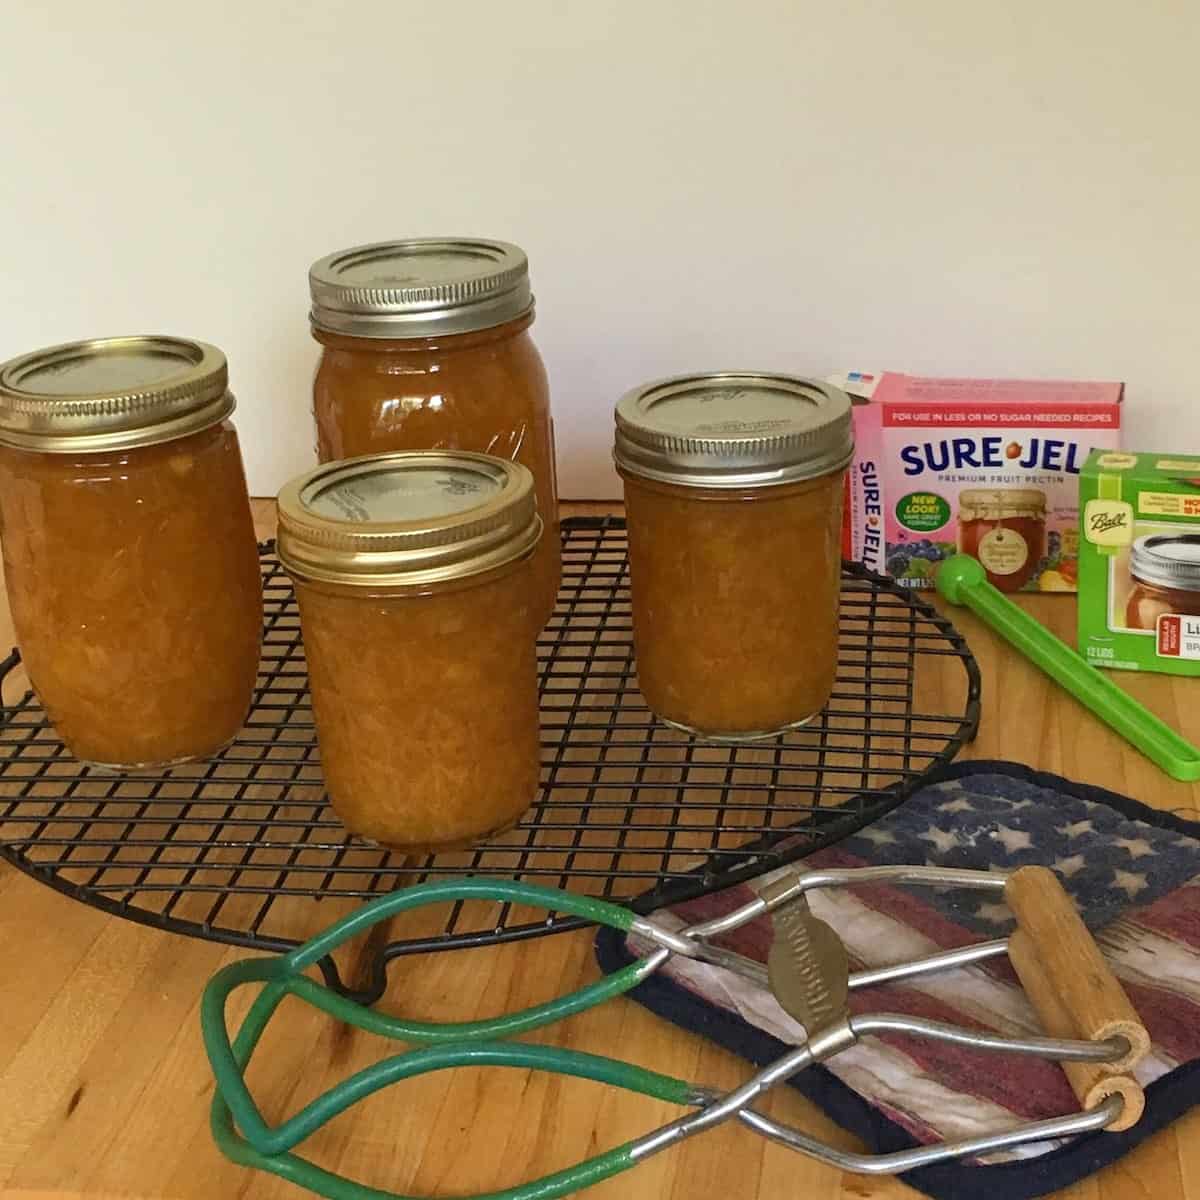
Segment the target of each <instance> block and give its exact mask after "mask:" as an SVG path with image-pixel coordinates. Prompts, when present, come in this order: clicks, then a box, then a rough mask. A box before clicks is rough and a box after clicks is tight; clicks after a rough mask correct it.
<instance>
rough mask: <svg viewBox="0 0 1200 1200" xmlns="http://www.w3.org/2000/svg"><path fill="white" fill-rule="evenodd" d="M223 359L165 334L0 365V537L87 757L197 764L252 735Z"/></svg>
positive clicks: (251, 614) (249, 570)
mask: <svg viewBox="0 0 1200 1200" xmlns="http://www.w3.org/2000/svg"><path fill="white" fill-rule="evenodd" d="M233 407H234V399H233V395H232V394H231V393H230V391H229V388H228V382H227V370H226V365H225V356H224V355H223V354H222V353H221V352H220V350H218V349H217V348H216V347H215V346H208V345H205V344H204V343H203V342H194V341H187V340H184V339H182V338H169V337H126V338H108V339H104V340H101V341H88V342H74V343H71V344H69V345H65V346H56V347H53V348H52V349H49V350H41V351H38V352H37V353H35V354H28V355H25V356H24V357H22V358H17V359H14V360H12V361H11V362H9V363H6V364H4V366H3V367H0V536H2V538H3V547H4V572H5V581H6V583H7V587H8V599H9V604H10V606H11V608H12V616H13V624H14V625H15V627H16V633H17V640H18V642H19V643H20V647H21V656H22V659H23V660H24V663H25V666H26V669H27V670H28V673H29V679H30V682H31V684H32V686H33V688H34V690H35V691H36V692H37V694H38V697H39V699H40V700H41V702H42V704H43V706H44V707H45V710H46V713H47V715H48V716H49V718H50V720H51V721H52V722H53V723H54V726H55V728H56V729H57V730H58V733H59V736H60V737H61V738H62V740H63V741H64V742H65V743H66V745H67V747H68V749H70V751H71V752H72V753H73V754H74V755H75V756H76V757H77V758H79V759H82V760H83V761H85V762H89V763H93V764H96V765H100V766H105V767H115V768H119V769H129V768H135V767H143V766H163V765H166V764H170V763H176V762H183V761H186V760H188V759H195V758H203V757H207V756H209V755H211V754H214V753H216V752H217V751H218V750H220V749H221V748H222V747H223V746H225V745H226V744H227V743H228V742H229V741H230V740H231V739H232V738H233V736H234V735H235V734H236V733H237V732H238V730H239V729H240V728H241V725H242V722H243V721H244V719H245V716H246V712H247V710H248V708H249V706H250V698H251V693H252V692H253V689H254V683H255V678H256V674H257V670H258V657H259V641H260V638H261V633H262V584H261V577H260V573H259V563H258V548H257V545H256V543H255V537H254V524H253V521H252V519H251V514H250V501H249V498H248V496H247V492H246V478H245V474H244V472H243V470H242V456H241V451H240V450H239V448H238V438H237V433H236V432H235V430H234V427H233V425H232V424H231V423H230V421H229V419H228V418H229V415H230V413H231V412H232V411H233Z"/></svg>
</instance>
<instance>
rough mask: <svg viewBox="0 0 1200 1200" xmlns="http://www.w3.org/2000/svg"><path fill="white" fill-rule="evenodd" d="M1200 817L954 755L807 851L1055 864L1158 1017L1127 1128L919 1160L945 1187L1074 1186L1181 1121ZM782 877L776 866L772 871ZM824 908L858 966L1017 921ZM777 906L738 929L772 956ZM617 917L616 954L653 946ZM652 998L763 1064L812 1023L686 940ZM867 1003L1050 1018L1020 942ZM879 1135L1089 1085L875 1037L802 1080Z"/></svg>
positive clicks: (978, 904)
mask: <svg viewBox="0 0 1200 1200" xmlns="http://www.w3.org/2000/svg"><path fill="white" fill-rule="evenodd" d="M1198 839H1200V826H1198V825H1197V824H1195V823H1192V822H1186V821H1182V820H1180V819H1179V818H1177V817H1174V816H1172V815H1171V814H1169V813H1162V812H1156V811H1154V810H1152V809H1149V808H1147V807H1146V806H1144V805H1142V804H1139V803H1137V802H1136V801H1133V800H1130V799H1129V798H1127V797H1124V796H1119V795H1116V794H1115V793H1112V792H1108V791H1105V790H1103V789H1100V788H1092V787H1086V786H1083V785H1080V784H1075V783H1072V782H1070V781H1069V780H1066V779H1062V778H1060V777H1059V776H1056V775H1046V774H1040V773H1037V772H1034V771H1031V770H1030V769H1029V768H1027V767H1022V766H1019V765H1017V764H1013V763H1002V762H975V763H965V764H962V765H959V766H955V767H950V768H947V769H946V770H944V771H942V772H941V773H939V774H938V775H937V776H935V777H933V779H932V780H931V781H930V782H929V783H927V784H926V785H925V786H923V787H922V788H921V789H919V790H918V791H917V792H916V793H915V794H914V795H913V796H911V797H910V798H909V799H908V800H907V801H905V802H904V803H903V804H901V805H900V806H899V807H898V808H896V809H895V810H893V811H892V812H891V813H889V814H888V815H887V816H885V817H883V818H881V819H880V820H879V821H877V822H875V823H874V824H873V825H870V826H868V827H867V828H865V829H863V830H860V831H859V832H858V833H856V834H854V835H852V836H850V837H848V838H846V839H845V840H844V841H842V842H840V843H838V844H837V845H836V846H833V847H831V848H828V849H825V850H821V851H818V852H817V853H815V854H813V855H812V856H810V857H809V858H808V859H806V860H805V863H806V864H807V865H810V866H813V867H818V866H820V867H859V866H879V865H883V864H888V863H917V864H921V863H928V864H931V865H937V866H949V867H970V868H975V869H980V868H983V869H987V868H989V867H995V868H1014V867H1019V866H1025V865H1027V864H1032V863H1039V864H1043V865H1045V866H1049V867H1052V868H1053V869H1054V870H1055V871H1056V872H1057V873H1058V874H1059V876H1060V878H1061V879H1062V881H1063V884H1064V886H1065V887H1066V888H1067V890H1068V891H1069V892H1070V893H1071V895H1072V896H1073V898H1074V899H1075V901H1076V903H1077V904H1078V905H1079V908H1080V910H1081V913H1082V915H1083V918H1084V920H1085V921H1086V922H1087V924H1088V926H1089V927H1090V928H1091V929H1092V930H1093V932H1094V933H1095V934H1096V937H1097V941H1098V942H1099V944H1100V947H1101V949H1102V950H1103V951H1104V953H1105V955H1106V957H1107V958H1108V960H1109V962H1110V963H1111V964H1112V966H1113V968H1114V970H1115V972H1116V974H1117V975H1118V977H1119V978H1120V979H1121V981H1122V983H1123V984H1124V986H1125V988H1126V991H1127V992H1128V994H1129V996H1130V999H1131V1000H1132V1001H1133V1003H1134V1005H1135V1007H1136V1008H1137V1009H1138V1011H1139V1013H1140V1014H1141V1016H1142V1019H1143V1020H1144V1021H1145V1023H1146V1025H1147V1027H1148V1028H1149V1030H1150V1034H1151V1037H1152V1039H1153V1050H1152V1053H1151V1055H1150V1057H1149V1058H1148V1059H1147V1061H1146V1062H1145V1063H1143V1064H1142V1066H1141V1067H1140V1068H1139V1069H1138V1072H1137V1074H1138V1077H1139V1079H1140V1080H1141V1082H1142V1084H1143V1085H1145V1086H1146V1089H1147V1109H1146V1115H1145V1116H1144V1117H1143V1118H1142V1120H1141V1121H1140V1122H1139V1123H1138V1125H1136V1126H1135V1127H1134V1128H1133V1129H1131V1130H1129V1131H1128V1132H1126V1133H1117V1134H1110V1133H1099V1134H1092V1135H1088V1136H1085V1137H1082V1138H1077V1139H1074V1140H1072V1141H1068V1142H1065V1143H1062V1144H1058V1145H1055V1144H1049V1143H1047V1144H1042V1145H1038V1146H1028V1147H1022V1148H1019V1149H1017V1150H1014V1151H1010V1152H1007V1153H1004V1154H1000V1155H996V1156H993V1157H990V1158H989V1159H987V1160H986V1161H984V1162H972V1163H957V1162H951V1163H943V1164H937V1165H934V1166H930V1167H924V1168H921V1169H919V1170H917V1171H913V1172H910V1173H909V1174H908V1175H907V1176H905V1178H906V1180H907V1181H908V1182H909V1183H911V1184H912V1185H913V1186H915V1187H917V1188H920V1189H921V1190H922V1191H925V1192H926V1193H928V1194H929V1195H931V1196H937V1197H946V1198H949V1197H956V1196H961V1195H963V1194H966V1193H965V1191H964V1189H965V1187H966V1186H968V1185H969V1186H972V1187H978V1186H979V1185H980V1184H984V1183H985V1180H986V1185H987V1187H988V1190H987V1191H986V1193H984V1194H986V1195H988V1196H997V1197H1004V1198H1006V1200H1020V1198H1023V1197H1030V1196H1038V1195H1042V1194H1044V1193H1045V1192H1047V1191H1051V1190H1053V1189H1056V1188H1060V1187H1064V1186H1066V1185H1067V1184H1069V1183H1072V1182H1074V1181H1075V1180H1076V1179H1078V1178H1081V1177H1082V1176H1084V1175H1087V1174H1089V1173H1090V1172H1092V1171H1095V1170H1097V1169H1098V1168H1099V1167H1101V1166H1103V1165H1104V1164H1105V1163H1108V1162H1111V1161H1113V1160H1114V1159H1115V1158H1117V1157H1119V1156H1120V1155H1121V1154H1123V1153H1125V1152H1126V1151H1127V1150H1128V1149H1129V1148H1130V1147H1132V1146H1133V1145H1136V1144H1137V1142H1139V1141H1141V1140H1142V1139H1143V1138H1144V1137H1146V1136H1147V1135H1148V1134H1149V1133H1151V1132H1153V1131H1154V1130H1155V1129H1158V1128H1161V1127H1162V1126H1163V1125H1165V1124H1166V1123H1167V1122H1169V1121H1171V1120H1173V1119H1174V1118H1175V1117H1176V1116H1178V1115H1179V1114H1180V1113H1181V1112H1183V1111H1184V1110H1185V1109H1186V1108H1187V1107H1189V1106H1190V1105H1191V1104H1192V1103H1193V1102H1194V1099H1195V1092H1196V1089H1197V1087H1200V1074H1197V1071H1196V1064H1197V1060H1198V1059H1200V840H1198ZM763 878H764V880H767V879H770V878H771V876H770V875H767V876H764V877H763ZM748 895H749V892H748V890H747V887H746V886H745V885H742V886H738V887H734V888H730V889H728V890H727V891H724V892H718V893H714V894H713V895H710V896H706V897H703V898H701V899H699V900H694V901H691V902H688V903H686V904H682V905H679V906H677V907H676V908H675V909H671V910H661V911H660V912H659V913H658V914H656V919H657V920H661V921H664V922H666V923H675V924H676V925H683V924H690V923H692V922H694V921H698V920H703V919H706V918H708V917H711V916H716V915H717V914H719V913H722V912H725V911H728V910H730V909H732V908H735V907H737V906H738V905H739V904H742V903H744V902H745V900H746V899H747V898H748ZM810 903H811V905H812V909H813V912H814V913H815V914H816V915H817V916H819V917H821V918H822V919H824V920H825V921H827V922H828V923H829V924H830V925H831V926H833V928H834V929H835V930H836V931H837V932H838V934H839V935H840V936H841V938H842V940H843V941H844V942H845V943H846V946H847V948H848V950H849V952H850V956H851V960H852V963H853V965H854V967H860V966H863V967H873V966H881V965H884V964H886V963H892V962H900V961H906V960H909V959H913V958H918V957H921V956H922V955H926V954H931V953H934V952H936V951H938V950H944V949H950V948H953V947H956V946H962V945H966V944H968V943H971V942H976V941H981V940H985V939H987V938H994V937H999V936H1003V935H1005V934H1007V933H1009V932H1011V930H1012V929H1013V927H1014V922H1013V920H1012V918H1011V914H1010V913H1009V910H1008V908H1007V907H1006V906H1005V905H1004V904H1003V903H1001V902H999V901H998V900H997V899H996V898H995V897H992V896H989V895H988V894H987V893H979V892H967V891H961V890H946V891H942V890H934V889H930V888H904V887H895V886H890V885H887V886H880V885H873V886H861V887H855V888H853V889H829V890H821V891H817V892H814V893H810ZM770 940H771V928H770V919H769V918H764V919H762V920H761V921H758V922H753V923H751V924H750V925H747V926H743V927H742V928H741V929H739V930H737V931H736V932H735V933H734V934H732V935H731V936H730V937H729V938H728V939H727V940H726V942H725V943H724V944H725V945H727V946H728V947H729V948H730V949H733V950H736V951H738V952H739V953H741V954H744V955H747V956H749V957H752V958H755V959H758V960H759V961H765V960H766V954H767V949H768V947H769V945H770ZM646 950H647V947H646V946H645V945H643V944H639V943H638V941H637V940H636V939H629V940H628V941H625V940H624V939H623V938H622V936H621V935H619V934H616V933H614V932H613V931H609V930H605V931H604V932H602V933H601V934H600V936H599V938H598V939H597V953H598V956H599V958H600V962H601V965H602V967H604V969H605V970H613V969H615V968H616V967H618V966H620V965H622V964H624V963H626V962H628V961H630V958H631V957H632V956H634V955H638V954H641V953H645V952H646ZM632 995H633V998H634V999H637V1000H639V1001H641V1002H642V1003H643V1004H645V1005H647V1006H648V1007H649V1008H651V1009H653V1010H654V1011H655V1012H657V1013H659V1014H660V1015H662V1016H664V1017H666V1018H667V1019H668V1020H671V1021H673V1022H674V1023H676V1024H678V1025H681V1026H683V1027H685V1028H689V1029H693V1030H695V1031H696V1032H699V1033H702V1034H704V1035H705V1036H707V1037H710V1038H712V1039H713V1040H715V1041H717V1042H719V1043H721V1044H722V1045H725V1046H727V1047H728V1048H730V1049H732V1050H734V1051H736V1052H737V1053H739V1054H741V1055H743V1056H744V1057H746V1058H748V1059H749V1060H751V1061H752V1062H754V1063H756V1064H762V1063H766V1062H770V1061H772V1060H773V1059H775V1058H777V1057H778V1056H779V1055H780V1054H781V1053H783V1051H784V1049H785V1047H786V1046H789V1045H794V1044H796V1043H797V1042H799V1041H802V1040H803V1030H802V1028H801V1027H800V1026H799V1025H797V1024H796V1023H795V1022H794V1021H792V1020H791V1019H790V1018H789V1017H788V1016H787V1015H786V1014H785V1013H784V1012H783V1011H782V1009H780V1007H779V1006H778V1005H777V1004H776V1003H775V1000H774V998H773V997H772V996H771V994H770V993H769V992H768V991H765V990H764V989H761V988H758V987H756V986H754V985H753V984H751V983H749V982H747V981H746V980H744V979H742V978H741V977H740V976H737V975H734V974H732V973H731V972H729V971H726V970H723V969H722V968H719V967H713V966H710V965H708V964H704V963H697V962H694V961H689V960H686V959H683V958H680V957H678V956H676V957H675V958H673V959H672V960H671V961H670V962H669V963H668V965H667V967H665V968H664V969H663V970H662V971H660V972H658V974H656V975H655V976H652V977H651V979H650V980H649V981H648V982H647V983H645V984H643V985H642V986H641V987H640V988H639V989H638V990H637V991H636V992H634V993H632ZM851 1009H852V1011H854V1012H892V1013H905V1014H910V1015H913V1016H922V1017H933V1018H937V1019H940V1020H945V1021H952V1022H955V1023H956V1024H962V1025H969V1026H975V1027H978V1028H983V1029H988V1030H994V1031H996V1032H998V1033H1002V1034H1018V1033H1033V1032H1037V1031H1038V1024H1037V1018H1036V1016H1035V1015H1034V1013H1033V1010H1032V1008H1031V1006H1030V1004H1029V1002H1028V1001H1027V999H1026V998H1025V994H1024V992H1022V990H1021V988H1020V985H1019V983H1018V981H1017V978H1016V975H1015V974H1014V972H1013V971H1012V968H1011V967H1010V966H1009V964H1008V961H1007V959H995V960H992V961H990V962H987V963H982V964H979V965H976V966H972V967H967V968H962V969H959V970H956V971H953V972H948V973H944V974H939V975H932V976H927V977H926V978H924V979H918V980H911V981H905V982H900V983H895V984H888V985H884V986H880V987H873V988H866V989H862V990H860V991H857V992H854V993H852V996H851ZM793 1084H794V1086H796V1087H797V1088H798V1089H799V1090H800V1091H802V1092H803V1093H804V1094H805V1095H807V1096H809V1097H810V1098H811V1099H813V1100H814V1101H815V1102H816V1103H817V1104H818V1105H819V1106H820V1107H821V1108H823V1109H824V1110H825V1111H826V1112H827V1113H828V1114H829V1115H830V1116H831V1117H833V1119H834V1120H835V1121H837V1122H838V1123H839V1124H841V1125H842V1126H844V1127H845V1128H847V1129H849V1130H851V1131H852V1132H854V1133H856V1134H858V1135H859V1136H860V1137H861V1138H863V1140H864V1141H865V1142H866V1143H867V1144H868V1146H869V1147H870V1149H872V1150H875V1151H880V1152H884V1151H889V1150H897V1149H901V1148H904V1147H907V1146H912V1145H914V1144H922V1143H928V1142H934V1141H941V1140H944V1139H947V1138H963V1137H971V1136H975V1135H978V1134H980V1133H985V1132H993V1133H994V1132H997V1131H999V1130H1002V1129H1006V1128H1010V1127H1012V1126H1014V1125H1017V1124H1021V1123H1023V1122H1026V1121H1031V1120H1039V1119H1042V1118H1046V1117H1050V1116H1056V1115H1059V1114H1062V1113H1066V1112H1071V1111H1074V1110H1076V1109H1077V1108H1078V1101H1077V1100H1076V1099H1075V1096H1074V1093H1073V1092H1072V1091H1071V1088H1070V1086H1069V1085H1068V1083H1067V1080H1066V1076H1065V1075H1063V1073H1062V1070H1061V1069H1060V1068H1059V1067H1058V1066H1057V1065H1056V1064H1054V1063H1050V1062H1046V1061H1043V1060H1040V1059H1034V1058H1025V1057H1021V1056H1018V1055H1008V1056H1006V1055H997V1054H990V1053H983V1052H980V1051H974V1050H970V1049H964V1048H961V1047H954V1046H948V1045H944V1044H941V1043H935V1042H929V1041H924V1040H919V1039H915V1038H907V1037H900V1036H887V1037H871V1038H868V1039H864V1040H863V1041H862V1042H861V1043H859V1044H858V1045H857V1046H854V1047H852V1048H851V1049H849V1050H846V1051H843V1052H842V1053H840V1054H838V1055H837V1056H836V1057H835V1058H833V1059H831V1060H830V1061H829V1063H828V1064H826V1065H825V1066H823V1067H817V1068H810V1069H809V1070H807V1071H804V1072H802V1073H801V1074H800V1075H798V1076H797V1077H796V1078H795V1079H794V1081H793Z"/></svg>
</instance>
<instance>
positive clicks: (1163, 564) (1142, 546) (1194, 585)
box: [1129, 533, 1200, 592]
mask: <svg viewBox="0 0 1200 1200" xmlns="http://www.w3.org/2000/svg"><path fill="white" fill-rule="evenodd" d="M1129 573H1130V574H1131V575H1132V576H1133V577H1134V578H1135V579H1140V580H1141V581H1142V582H1143V583H1149V584H1152V585H1154V586H1156V587H1165V588H1178V589H1179V590H1180V591H1184V592H1195V591H1200V533H1183V534H1174V533H1155V534H1151V535H1150V536H1149V537H1140V538H1138V540H1137V541H1136V542H1134V543H1133V549H1132V550H1131V551H1130V554H1129Z"/></svg>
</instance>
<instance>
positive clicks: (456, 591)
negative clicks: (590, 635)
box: [279, 451, 542, 852]
mask: <svg viewBox="0 0 1200 1200" xmlns="http://www.w3.org/2000/svg"><path fill="white" fill-rule="evenodd" d="M541 535H542V522H541V518H540V517H539V516H538V514H537V508H536V503H535V500H534V482H533V476H532V474H531V473H530V472H529V471H528V469H526V468H525V467H523V466H521V465H520V464H518V463H512V462H508V461H506V460H504V459H499V458H493V457H491V456H490V455H486V454H468V453H466V452H465V451H458V452H453V453H452V452H449V451H409V452H402V453H395V454H377V455H368V456H365V457H361V458H354V459H349V460H347V461H345V462H336V463H329V464H327V465H325V466H323V467H319V468H318V469H317V470H315V471H312V472H310V473H309V474H307V475H304V476H302V477H301V478H299V479H296V480H293V482H291V483H290V484H288V485H287V486H286V487H285V488H284V489H283V491H282V492H280V494H279V557H280V560H281V561H282V562H283V564H284V566H285V567H287V569H288V571H289V572H290V574H291V576H292V578H293V580H294V581H295V585H296V599H297V601H298V603H299V607H300V626H301V633H302V635H303V638H304V652H305V657H306V659H307V662H308V675H309V687H310V690H311V694H312V706H313V716H314V718H315V721H316V727H317V739H318V741H319V743H320V749H321V766H322V769H323V771H324V775H325V784H326V787H327V789H328V791H329V799H330V803H331V804H332V805H333V808H334V810H335V811H336V812H337V814H338V816H339V817H340V818H341V820H342V823H343V824H344V825H345V826H346V828H347V829H348V830H350V831H351V832H352V833H355V834H358V835H359V836H360V837H362V838H365V839H367V840H368V841H371V842H374V843H376V844H379V845H382V846H388V847H391V848H394V849H398V850H402V851H414V852H415V851H418V850H420V851H427V850H430V851H431V850H442V849H448V848H452V847H455V846H463V845H467V844H469V843H470V842H472V841H475V840H477V839H479V838H482V837H486V836H487V835H488V834H491V833H497V832H499V831H501V830H504V829H507V828H508V827H510V826H511V825H513V824H515V823H516V821H517V819H518V818H519V817H520V816H521V814H522V813H523V812H524V811H525V810H526V809H527V808H528V807H529V805H530V804H531V803H532V802H533V799H534V797H535V795H536V793H537V789H538V769H539V759H540V742H539V734H538V681H537V658H536V652H535V643H536V638H537V631H538V628H539V626H538V619H539V616H540V612H539V607H538V605H539V594H538V586H537V577H536V576H535V574H534V560H535V556H536V552H537V546H538V541H539V538H540V537H541Z"/></svg>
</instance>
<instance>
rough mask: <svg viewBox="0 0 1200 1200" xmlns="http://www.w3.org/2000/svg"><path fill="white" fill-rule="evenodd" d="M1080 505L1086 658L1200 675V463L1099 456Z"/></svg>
mask: <svg viewBox="0 0 1200 1200" xmlns="http://www.w3.org/2000/svg"><path fill="white" fill-rule="evenodd" d="M1080 506H1081V512H1080V526H1079V531H1080V547H1079V549H1080V553H1079V651H1080V653H1081V654H1082V655H1083V656H1084V657H1085V658H1086V659H1087V660H1088V662H1090V663H1093V664H1094V665H1095V666H1098V667H1115V668H1118V669H1124V670H1129V671H1165V672H1167V673H1169V674H1172V675H1200V457H1196V456H1188V455H1183V454H1175V453H1171V452H1167V453H1163V454H1124V453H1119V452H1113V451H1097V452H1096V453H1095V454H1093V455H1092V456H1091V457H1090V458H1089V459H1088V460H1087V463H1086V464H1085V465H1084V469H1083V477H1082V479H1081V481H1080Z"/></svg>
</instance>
